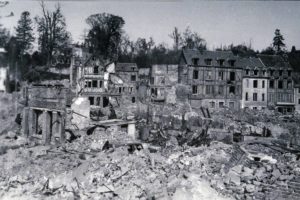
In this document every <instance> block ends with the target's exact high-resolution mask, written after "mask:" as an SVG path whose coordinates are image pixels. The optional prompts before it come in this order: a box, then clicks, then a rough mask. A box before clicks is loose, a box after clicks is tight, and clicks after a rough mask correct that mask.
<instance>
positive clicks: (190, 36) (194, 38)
mask: <svg viewBox="0 0 300 200" xmlns="http://www.w3.org/2000/svg"><path fill="white" fill-rule="evenodd" d="M182 45H183V47H184V48H187V49H198V50H206V42H205V40H204V39H203V38H201V36H200V35H199V34H198V33H196V32H192V31H191V29H190V27H187V28H186V29H185V31H184V32H183V34H182Z"/></svg>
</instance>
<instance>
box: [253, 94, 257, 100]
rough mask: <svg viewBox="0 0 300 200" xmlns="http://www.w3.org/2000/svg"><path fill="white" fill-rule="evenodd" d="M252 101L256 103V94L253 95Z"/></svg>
mask: <svg viewBox="0 0 300 200" xmlns="http://www.w3.org/2000/svg"><path fill="white" fill-rule="evenodd" d="M253 101H257V93H253Z"/></svg>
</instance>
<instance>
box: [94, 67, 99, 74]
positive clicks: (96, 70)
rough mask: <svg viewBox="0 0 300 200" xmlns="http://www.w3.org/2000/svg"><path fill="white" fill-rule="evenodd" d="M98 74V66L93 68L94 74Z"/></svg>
mask: <svg viewBox="0 0 300 200" xmlns="http://www.w3.org/2000/svg"><path fill="white" fill-rule="evenodd" d="M98 73H99V67H98V66H95V67H94V74H98Z"/></svg>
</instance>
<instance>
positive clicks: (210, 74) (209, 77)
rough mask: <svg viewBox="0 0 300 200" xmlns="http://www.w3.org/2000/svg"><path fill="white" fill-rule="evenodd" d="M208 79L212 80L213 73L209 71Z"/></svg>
mask: <svg viewBox="0 0 300 200" xmlns="http://www.w3.org/2000/svg"><path fill="white" fill-rule="evenodd" d="M206 79H208V80H211V79H212V71H207V77H206Z"/></svg>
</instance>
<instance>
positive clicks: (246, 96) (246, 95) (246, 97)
mask: <svg viewBox="0 0 300 200" xmlns="http://www.w3.org/2000/svg"><path fill="white" fill-rule="evenodd" d="M245 99H246V101H248V92H246V94H245Z"/></svg>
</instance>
